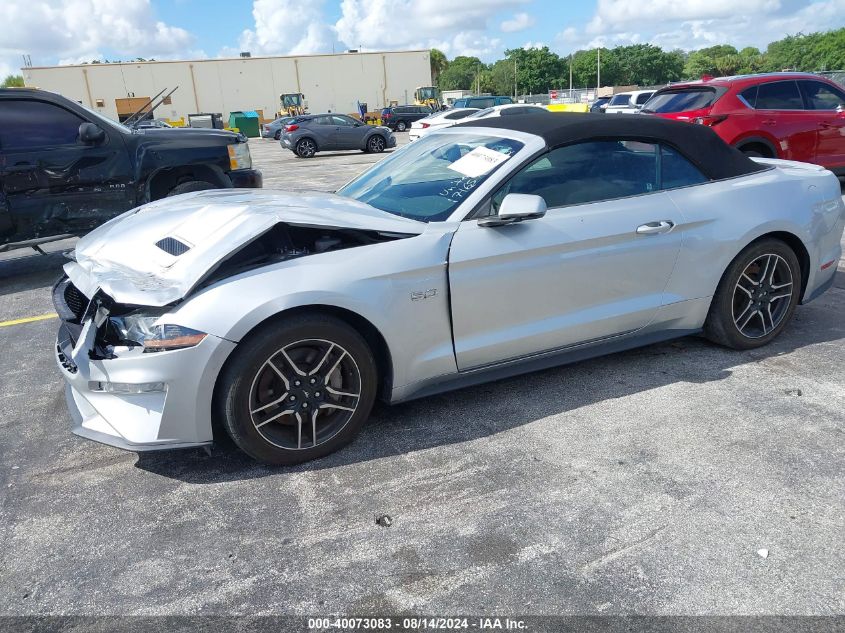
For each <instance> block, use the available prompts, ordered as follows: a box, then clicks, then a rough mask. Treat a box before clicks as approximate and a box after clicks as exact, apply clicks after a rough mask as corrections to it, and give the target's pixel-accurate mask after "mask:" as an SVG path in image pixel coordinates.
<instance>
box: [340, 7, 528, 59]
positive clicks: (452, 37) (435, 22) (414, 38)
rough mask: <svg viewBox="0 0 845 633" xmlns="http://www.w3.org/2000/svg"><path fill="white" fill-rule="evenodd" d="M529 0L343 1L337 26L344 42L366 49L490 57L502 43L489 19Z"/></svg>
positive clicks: (350, 45)
mask: <svg viewBox="0 0 845 633" xmlns="http://www.w3.org/2000/svg"><path fill="white" fill-rule="evenodd" d="M527 1H528V0H474V1H473V2H464V3H457V2H454V0H343V1H342V2H341V5H340V6H341V12H342V15H341V17H340V19H339V20H338V21H337V23H336V24H335V30H336V32H337V37H338V39H339V40H340V41H341V42H343V43H344V44H345V45H346V46H349V47H352V48H357V47H358V46H362V47H363V48H364V49H365V50H366V49H402V48H429V47H436V48H439V49H441V50H442V51H443V52H444V53H446V54H447V55H449V56H450V57H453V56H455V55H476V56H478V57H485V58H489V57H491V56H495V55H498V54H499V53H500V50H499V48H500V44H501V41H500V40H499V39H498V38H494V37H490V36H489V35H487V33H489V22H490V20H491V19H492V18H493V16H495V15H496V14H497V13H499V12H500V11H504V10H508V9H513V8H514V7H518V6H521V5H524V4H526V2H527Z"/></svg>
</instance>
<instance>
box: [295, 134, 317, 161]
mask: <svg viewBox="0 0 845 633" xmlns="http://www.w3.org/2000/svg"><path fill="white" fill-rule="evenodd" d="M316 153H317V144H316V143H315V142H314V141H312V140H311V139H310V138H303V139H300V141H299V142H298V143H297V144H296V155H297V156H299V157H300V158H311V157H313V156H314V154H316Z"/></svg>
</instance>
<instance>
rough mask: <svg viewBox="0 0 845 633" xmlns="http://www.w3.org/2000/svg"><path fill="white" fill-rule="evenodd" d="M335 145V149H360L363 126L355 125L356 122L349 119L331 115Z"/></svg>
mask: <svg viewBox="0 0 845 633" xmlns="http://www.w3.org/2000/svg"><path fill="white" fill-rule="evenodd" d="M332 121H333V122H334V133H335V145H336V148H337V149H361V148H362V147H363V146H364V134H365V133H366V131H367V130H366V129H365V128H364V126H363V125H356V123H358V122H357V121H355V120H353V119H352V118H351V117H348V116H344V115H340V114H333V115H332Z"/></svg>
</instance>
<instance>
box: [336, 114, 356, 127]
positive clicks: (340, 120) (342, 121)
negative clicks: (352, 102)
mask: <svg viewBox="0 0 845 633" xmlns="http://www.w3.org/2000/svg"><path fill="white" fill-rule="evenodd" d="M332 121H333V122H334V124H335V125H342V126H344V127H353V123H352V121H351V119H348V118H347V117H345V116H333V117H332Z"/></svg>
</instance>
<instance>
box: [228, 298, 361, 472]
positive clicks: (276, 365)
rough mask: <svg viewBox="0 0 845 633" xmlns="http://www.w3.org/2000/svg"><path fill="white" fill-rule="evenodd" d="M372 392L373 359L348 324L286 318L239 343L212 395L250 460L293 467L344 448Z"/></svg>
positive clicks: (304, 317)
mask: <svg viewBox="0 0 845 633" xmlns="http://www.w3.org/2000/svg"><path fill="white" fill-rule="evenodd" d="M376 390H377V370H376V364H375V360H374V357H373V354H372V352H371V350H370V348H369V346H368V345H367V343H366V341H365V340H364V339H363V338H362V337H361V335H360V334H359V333H358V332H357V331H356V330H354V329H353V328H352V327H351V326H350V325H348V324H347V323H346V322H344V321H341V320H339V319H336V318H334V317H331V316H328V315H324V314H309V315H300V316H295V317H288V318H285V319H282V320H279V321H277V322H275V323H271V324H268V325H266V326H263V327H262V328H261V329H259V330H258V331H256V332H254V333H253V334H251V335H250V336H249V337H248V338H247V339H245V340H244V341H242V342H241V344H240V345H239V346H238V349H237V350H236V351H235V354H233V356H232V358H231V359H230V360H229V361H228V362H227V364H226V367H225V369H224V372H223V374H222V376H221V382H220V385H219V387H218V390H217V392H216V394H215V398H216V401H215V402H216V406H217V410H218V411H219V412H220V419H221V421H222V423H223V426H224V427H225V428H226V430H227V432H228V433H229V435H230V436H231V437H232V439H233V440H234V442H235V443H236V444H237V445H238V446H239V447H240V448H241V449H242V450H243V451H244V452H246V453H247V454H249V455H251V456H252V457H254V458H255V459H258V460H261V461H264V462H267V463H271V464H285V465H288V464H298V463H300V462H304V461H308V460H311V459H316V458H318V457H322V456H323V455H327V454H329V453H331V452H333V451H335V450H337V449H338V448H340V447H341V446H344V445H345V444H347V443H349V442H350V441H351V440H352V438H353V437H354V436H355V434H356V433H357V431H358V430H359V429H360V427H361V426H362V425H363V423H364V421H365V420H366V419H367V417H368V416H369V414H370V410H371V409H372V406H373V402H374V400H375V395H376Z"/></svg>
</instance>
